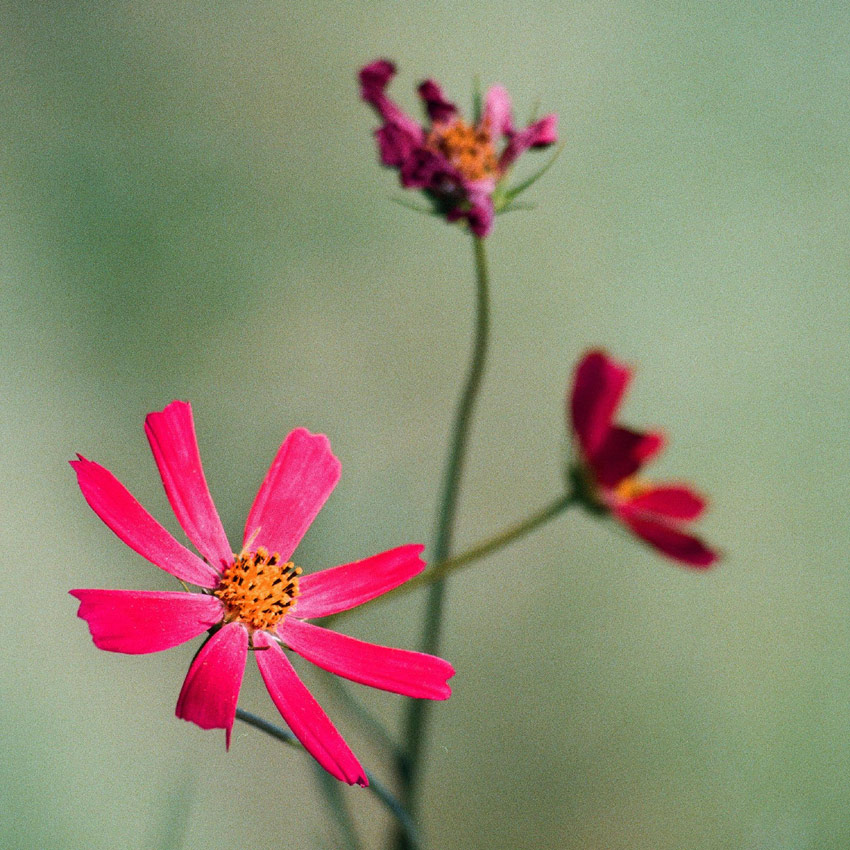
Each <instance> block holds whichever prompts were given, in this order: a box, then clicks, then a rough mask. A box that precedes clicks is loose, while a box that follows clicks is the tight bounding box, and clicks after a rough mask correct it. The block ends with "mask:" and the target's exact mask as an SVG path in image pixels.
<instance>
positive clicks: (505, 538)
mask: <svg viewBox="0 0 850 850" xmlns="http://www.w3.org/2000/svg"><path fill="white" fill-rule="evenodd" d="M578 503H579V496H578V494H576V493H566V494H564V495H563V496H558V498H557V499H555V500H554V501H553V502H550V503H549V504H548V505H546V507H544V508H541V509H540V510H539V511H537V512H535V513H533V514H532V515H531V516H529V517H526V518H525V519H523V520H520V521H519V522H516V523H514V524H513V525H509V526H508V527H507V528H506V529H505V530H504V531H500V532H499V533H498V534H494V535H493V536H492V537H488V538H487V539H486V540H482V541H481V542H480V543H476V544H475V545H474V546H470V547H469V549H467V550H466V551H464V552H461V553H460V554H459V555H453V556H452V557H450V558H446V559H445V560H444V561H439V562H435V563H432V564H430V565H429V567H428V569H427V570H425V571H424V572H421V573H419V575H418V576H415V577H414V578H412V579H409V580H408V581H406V582H405V583H404V584H401V585H399V586H398V587H397V588H395V589H394V590H391V591H390V592H389V593H385V594H383V596H378V597H377V598H376V599H374V600H373V601H372V602H371V603H370V604H372V605H379V604H380V603H382V602H385V601H388V600H390V599H396V598H398V597H399V596H404V595H405V594H406V593H410V591H412V590H416V589H418V588H420V587H425V586H427V585H429V584H433V583H434V582H435V581H440V580H442V579H444V578H446V577H447V576H448V575H450V574H451V573H454V572H456V571H457V570H460V569H462V568H463V567H468V566H469V565H470V564H474V563H475V562H476V561H478V560H480V559H481V558H483V557H485V556H486V555H490V554H491V553H493V552H496V551H497V550H499V549H501V548H502V547H503V546H507V545H508V544H509V543H513V542H514V540H519V539H520V537H525V535H526V534H529V533H530V532H532V531H534V530H535V529H537V528H540V526H541V525H545V524H546V523H547V522H549V520H550V519H554V518H555V517H556V516H558V515H559V514H561V513H563V512H564V511H565V510H566V509H567V508H569V507H571V506H572V505H576V504H578ZM356 610H358V609H356V608H349V609H348V610H346V611H340V612H339V613H338V614H332V615H331V616H330V617H326V618H325V619H324V623H325V624H327V623H330V622H331V621H336V620H340V619H342V618H343V617H346V616H348V614H350V613H351V612H352V611H356ZM340 684H341V683H340Z"/></svg>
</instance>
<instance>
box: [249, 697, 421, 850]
mask: <svg viewBox="0 0 850 850" xmlns="http://www.w3.org/2000/svg"><path fill="white" fill-rule="evenodd" d="M236 719H237V720H241V721H242V722H243V723H247V724H248V725H249V726H253V727H254V728H255V729H259V730H260V731H261V732H265V733H266V734H267V735H271V736H272V738H276V739H277V740H278V741H281V742H282V743H284V744H288V745H289V746H291V747H299V748H300V746H301V745H300V744H299V743H298V739H297V738H296V737H295V735H293V734H292V733H291V732H287V731H286V729H281V728H280V727H279V726H275V725H274V723H269V721H268V720H264V719H263V718H262V717H259V716H258V715H256V714H252V713H251V712H250V711H245V709H244V708H237V709H236ZM366 778H367V779H368V780H369V790H370V791H371V792H372V793H373V794H374V795H375V796H376V797H377V798H378V799H379V800H380V801H381V802H382V803H383V804H384V805H385V806H386V807H387V809H389V811H390V813H391V814H392V815H393V817H394V818H395V819H396V821H398V825H399V829H400V830H401V834H402V835H404V836H405V841H407V842H408V846H409V847H411V848H413V850H420V848H421V847H422V844H421V842H420V840H419V830H418V829H417V828H416V824H415V823H414V822H413V819H412V818H411V817H410V815H409V814H408V812H407V811H406V810H405V808H404V806H402V805H401V803H399V801H398V800H396V798H395V797H393V795H392V794H390V792H389V791H388V790H387V789H386V788H385V787H384V785H383V784H382V783H381V782H379V781H378V780H377V779H376V778H375V776H374V775H373V774H372V773H371V772H370V771H368V770H367V771H366Z"/></svg>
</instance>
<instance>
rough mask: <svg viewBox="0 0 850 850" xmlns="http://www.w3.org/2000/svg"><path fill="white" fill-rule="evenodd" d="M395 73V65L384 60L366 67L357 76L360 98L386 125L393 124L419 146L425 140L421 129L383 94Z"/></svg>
mask: <svg viewBox="0 0 850 850" xmlns="http://www.w3.org/2000/svg"><path fill="white" fill-rule="evenodd" d="M395 73H396V69H395V65H393V63H392V62H389V61H388V60H386V59H378V60H377V61H376V62H372V63H371V64H370V65H366V66H365V67H364V68H362V69H361V70H360V75H359V77H360V96H361V97H362V98H363V100H365V101H366V102H367V103H369V104H371V105H372V106H373V107H374V108H375V111H376V112H377V113H378V115H379V116H380V117H381V118H382V119H383V120H384V121H385V122H386V123H387V124H394V125H395V126H396V127H398V129H399V130H401V131H402V132H404V133H405V134H407V135H408V136H409V137H410V139H411V140H412V141H414V142H416V143H417V144H421V143H422V142H423V141H424V140H425V133H424V132H423V130H422V128H421V127H420V126H419V125H418V124H417V123H416V122H415V121H414V120H413V119H412V118H411V117H410V116H409V115H407V114H406V113H405V112H404V111H403V110H402V109H400V108H399V107H398V106H397V105H396V104H395V103H394V102H393V101H392V100H390V99H389V98H388V97H387V96H386V94H385V93H384V90H385V89H386V87H387V86H388V85H389V83H390V80H391V79H392V78H393V77H394V76H395Z"/></svg>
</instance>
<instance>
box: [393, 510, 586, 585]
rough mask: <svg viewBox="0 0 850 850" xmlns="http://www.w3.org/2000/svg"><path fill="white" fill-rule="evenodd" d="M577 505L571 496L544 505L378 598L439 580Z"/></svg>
mask: <svg viewBox="0 0 850 850" xmlns="http://www.w3.org/2000/svg"><path fill="white" fill-rule="evenodd" d="M577 502H578V497H577V496H576V495H575V494H574V493H567V494H565V495H563V496H559V497H558V498H557V499H555V501H554V502H551V503H550V504H548V505H546V507H545V508H543V509H542V510H539V511H537V513H535V514H532V515H531V516H530V517H527V518H526V519H524V520H522V521H521V522H518V523H515V524H514V525H511V526H508V528H506V529H505V530H504V531H502V532H500V533H499V534H495V535H494V536H493V537H490V538H488V539H487V540H484V541H482V542H481V543H478V544H477V545H475V546H471V547H470V548H469V549H467V550H466V551H465V552H461V553H460V555H455V556H454V557H453V558H446V559H445V560H444V561H440V562H438V563H436V564H433V565H432V566H431V568H430V569H428V570H425V572H422V573H420V574H419V575H418V576H415V577H414V578H412V579H410V581H406V582H405V583H404V584H403V585H401V586H400V587H398V588H397V589H396V590H395V591H393V592H392V593H391V594H385V596H384V597H381V598H387V597H390V596H395V595H401V594H402V593H407V592H408V591H411V590H416V588H418V587H423V586H424V585H428V584H431V583H432V582H436V581H442V580H443V579H444V578H445V577H446V576H447V575H449V573H453V572H454V571H455V570H459V569H460V568H461V567H465V566H468V565H469V564H471V563H473V562H474V561H477V560H479V559H480V558H483V557H484V556H485V555H489V554H490V553H491V552H495V551H496V550H497V549H501V548H502V547H503V546H507V545H508V543H513V541H514V540H518V539H519V538H520V537H524V536H525V535H526V534H528V533H529V532H531V531H534V529H535V528H539V527H540V526H541V525H545V524H546V523H547V522H549V520H550V519H554V518H555V517H556V516H558V514H560V513H563V512H564V511H565V510H566V509H567V508H568V507H570V506H571V505H574V504H576V503H577Z"/></svg>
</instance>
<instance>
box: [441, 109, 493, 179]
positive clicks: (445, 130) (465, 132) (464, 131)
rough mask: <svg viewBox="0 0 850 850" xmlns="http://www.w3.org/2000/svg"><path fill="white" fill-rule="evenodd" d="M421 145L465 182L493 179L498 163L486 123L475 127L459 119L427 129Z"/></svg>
mask: <svg viewBox="0 0 850 850" xmlns="http://www.w3.org/2000/svg"><path fill="white" fill-rule="evenodd" d="M425 144H426V145H427V146H428V147H429V148H431V150H433V151H436V152H438V153H441V154H442V155H443V156H444V157H445V158H446V159H447V160H448V161H449V162H450V163H451V164H452V165H453V166H454V167H455V168H456V169H457V170H458V171H459V172H460V173H461V174H462V175H463V176H464V177H466V178H467V179H468V180H481V179H482V178H483V177H497V176H498V173H499V160H498V158H497V156H496V152H495V151H494V150H493V140H492V138H491V136H490V129H489V127H488V126H487V124H486V123H481V124H479V125H478V126H477V127H473V126H472V125H471V124H467V123H466V122H465V121H462V120H461V119H460V118H456V119H455V120H454V121H452V122H450V123H448V124H437V125H436V126H434V127H433V128H432V129H431V132H430V133H429V134H428V138H427V139H426V140H425Z"/></svg>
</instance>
